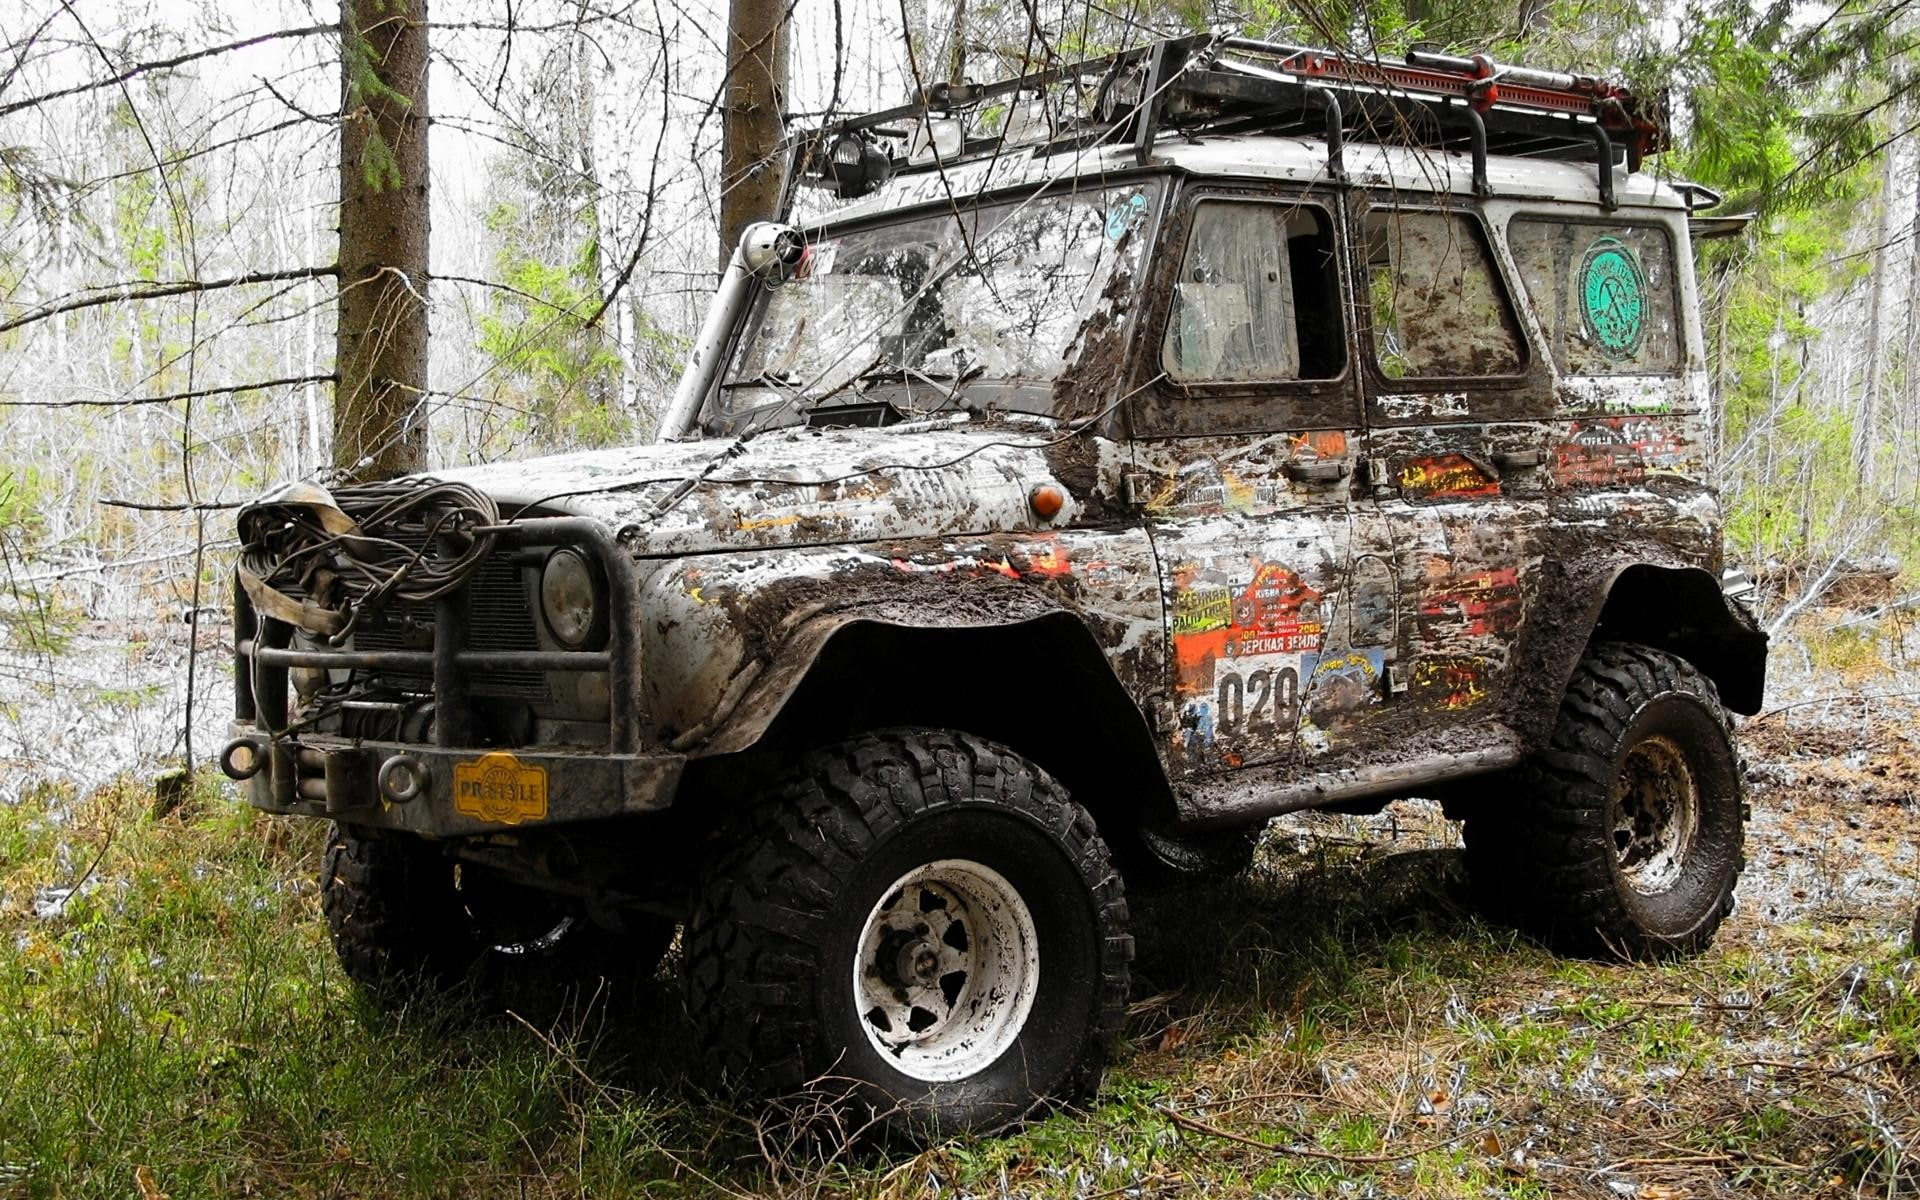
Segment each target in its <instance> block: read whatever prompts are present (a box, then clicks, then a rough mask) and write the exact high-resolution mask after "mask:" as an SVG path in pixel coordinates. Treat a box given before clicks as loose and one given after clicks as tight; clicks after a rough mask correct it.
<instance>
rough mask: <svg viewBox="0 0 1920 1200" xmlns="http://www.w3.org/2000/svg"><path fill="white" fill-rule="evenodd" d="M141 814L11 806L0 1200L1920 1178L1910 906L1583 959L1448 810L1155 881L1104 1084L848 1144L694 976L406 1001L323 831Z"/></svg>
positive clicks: (1830, 1184)
mask: <svg viewBox="0 0 1920 1200" xmlns="http://www.w3.org/2000/svg"><path fill="white" fill-rule="evenodd" d="M150 807H151V798H150V796H149V795H148V794H147V793H146V791H145V790H144V789H142V788H138V787H134V786H130V785H129V786H121V787H116V788H112V789H109V790H107V791H106V792H103V793H101V794H99V795H96V796H92V797H88V798H85V799H83V800H79V801H77V802H76V801H73V800H72V799H71V798H68V797H62V796H58V795H43V796H40V797H38V798H37V799H36V800H35V801H34V802H30V803H23V804H21V805H18V806H13V807H5V806H0V1197H9V1198H10V1197H14V1196H21V1197H28V1196H31V1197H42V1196H45V1197H54V1196H59V1197H74V1198H79V1197H88V1196H102V1197H106V1196H113V1197H121V1196H129V1195H133V1196H141V1197H143V1200H151V1198H152V1197H153V1196H157V1195H162V1194H165V1195H168V1196H171V1197H173V1200H185V1198H186V1197H193V1196H237V1195H261V1196H295V1197H309V1196H311V1197H348V1196H380V1197H388V1196H392V1197H442V1196H444V1197H455V1196H459V1197H467V1196H513V1197H519V1196H532V1197H558V1196H563V1195H573V1196H582V1195H584V1196H596V1197H598V1196H649V1197H653V1196H659V1197H671V1196H683V1195H684V1196H708V1195H713V1194H716V1193H724V1192H731V1193H736V1194H751V1195H809V1196H812V1195H828V1196H859V1197H905V1196H920V1195H934V1194H939V1195H943V1196H944V1195H948V1194H972V1195H978V1196H1001V1195H1006V1196H1035V1197H1042V1196H1045V1197H1079V1198H1083V1200H1090V1198H1092V1197H1096V1196H1120V1195H1123V1194H1125V1195H1141V1196H1150V1195H1169V1196H1171V1195H1189V1194H1205V1195H1213V1196H1292V1195H1310V1196H1311V1195H1340V1196H1346V1195H1366V1194H1376V1195H1394V1196H1484V1195H1498V1196H1516V1197H1544V1196H1549V1195H1555V1196H1558V1195H1596V1196H1601V1195H1605V1196H1618V1195H1636V1194H1637V1195H1643V1196H1649V1197H1652V1196H1661V1195H1667V1196H1673V1195H1682V1194H1695V1195H1715V1194H1734V1193H1739V1194H1747V1195H1811V1194H1833V1195H1882V1196H1884V1195H1891V1194H1896V1193H1901V1192H1909V1193H1910V1192H1911V1191H1913V1190H1914V1189H1915V1188H1916V1187H1920V1168H1916V1167H1915V1165H1914V1163H1913V1162H1912V1161H1910V1155H1909V1149H1908V1148H1909V1147H1913V1146H1916V1145H1917V1144H1920V1142H1917V1140H1916V1139H1920V1108H1917V1107H1916V1098H1915V1093H1914V1091H1913V1089H1914V1087H1915V1085H1916V1083H1920V997H1916V992H1915V988H1914V978H1913V974H1914V964H1913V961H1912V960H1911V959H1910V958H1909V957H1908V956H1907V953H1906V949H1905V947H1904V945H1903V944H1902V942H1901V940H1900V939H1899V938H1897V937H1895V936H1894V934H1893V929H1894V927H1895V926H1896V925H1898V924H1900V922H1898V919H1897V915H1896V914H1892V913H1890V912H1888V913H1873V912H1859V913H1854V914H1852V915H1850V916H1849V915H1844V914H1843V915H1835V913H1834V912H1833V910H1832V908H1831V906H1827V907H1823V908H1820V909H1819V910H1818V915H1817V916H1815V917H1808V918H1806V919H1794V920H1789V921H1786V922H1773V923H1766V922H1762V921H1761V920H1760V919H1759V918H1758V917H1757V916H1755V915H1754V914H1752V913H1743V915H1742V917H1741V918H1740V919H1739V920H1738V921H1737V922H1736V923H1735V924H1734V925H1732V926H1730V927H1729V930H1728V931H1727V932H1726V933H1725V934H1724V935H1723V937H1722V939H1721V944H1720V946H1719V947H1717V948H1716V949H1715V950H1714V951H1713V952H1712V953H1710V954H1708V955H1707V956H1705V957H1703V958H1702V959H1699V960H1697V961H1695V962H1691V963H1686V964H1678V965H1672V966H1622V965H1615V964H1604V963H1591V962H1580V961H1569V960H1563V959H1558V958H1555V957H1553V956H1551V955H1549V954H1546V953H1545V952H1543V951H1541V950H1539V949H1538V948H1536V947H1534V946H1532V945H1530V944H1528V943H1526V942H1524V941H1522V940H1520V939H1518V938H1516V937H1515V936H1514V935H1512V934H1510V933H1507V932H1505V931H1502V930H1499V929H1494V928H1491V927H1488V926H1485V925H1482V924H1480V923H1479V922H1477V921H1476V920H1474V919H1472V918H1471V917H1470V916H1468V915H1467V914H1466V913H1465V911H1464V910H1463V908H1462V907H1461V901H1460V899H1459V896H1460V888H1459V880H1458V870H1459V864H1458V855H1457V853H1456V852H1454V851H1452V850H1450V849H1448V848H1446V847H1445V845H1444V842H1445V839H1446V836H1447V835H1446V831H1445V828H1444V826H1443V825H1442V824H1441V823H1440V822H1438V820H1437V818H1435V817H1433V816H1432V814H1430V813H1426V814H1424V815H1423V814H1422V812H1421V811H1415V812H1414V813H1413V815H1412V816H1411V817H1405V816H1403V817H1402V818H1401V821H1402V824H1403V826H1407V828H1403V830H1402V833H1401V837H1400V839H1399V840H1400V842H1401V843H1402V844H1411V845H1414V846H1416V847H1420V848H1417V849H1413V850H1410V851H1401V852H1396V853H1382V852H1380V849H1379V847H1377V846H1375V845H1373V844H1371V843H1370V842H1369V841H1368V840H1367V839H1365V838H1362V837H1358V836H1356V835H1357V834H1359V833H1360V832H1362V831H1363V830H1367V829H1382V828H1385V825H1384V824H1383V823H1382V822H1374V823H1372V824H1371V825H1369V824H1368V823H1366V822H1361V821H1356V820H1350V819H1330V820H1327V821H1324V822H1321V823H1319V824H1316V825H1313V826H1311V828H1310V829H1309V831H1308V833H1307V834H1305V835H1302V836H1300V837H1298V838H1294V839H1289V838H1288V837H1285V836H1281V835H1276V836H1274V837H1270V838H1269V840H1268V844H1267V846H1266V847H1265V848H1264V849H1263V853H1262V861H1261V863H1260V865H1259V866H1258V867H1257V868H1256V869H1255V871H1254V872H1253V873H1251V874H1250V875H1249V876H1247V877H1245V878H1243V879H1239V880H1234V881H1229V882H1226V883H1222V884H1219V885H1216V886H1212V887H1208V888H1204V889H1197V890H1194V891H1190V892H1188V893H1185V894H1182V895H1179V896H1174V897H1168V898H1163V899H1160V900H1154V901H1147V900H1143V901H1141V902H1139V903H1138V904H1136V906H1135V908H1136V913H1137V918H1136V931H1137V933H1138V935H1139V939H1140V959H1139V961H1138V963H1137V964H1136V978H1135V991H1134V995H1135V997H1136V1002H1135V1005H1134V1012H1133V1018H1132V1023H1131V1025H1130V1028H1129V1031H1128V1036H1127V1038H1126V1041H1125V1044H1124V1045H1123V1046H1121V1047H1120V1048H1119V1056H1118V1061H1117V1063H1116V1065H1115V1067H1114V1068H1113V1070H1111V1071H1110V1073H1109V1076H1108V1080H1107V1084H1106V1086H1105V1088H1104V1089H1103V1091H1102V1094H1101V1097H1100V1100H1099V1103H1098V1104H1097V1105H1095V1106H1094V1107H1093V1108H1092V1109H1091V1110H1089V1111H1086V1112H1076V1113H1065V1114H1058V1115H1055V1116H1053V1117H1051V1118H1048V1119H1046V1120H1044V1121H1040V1122H1038V1123H1036V1124H1033V1125H1031V1126H1029V1127H1028V1128H1026V1129H1024V1130H1022V1131H1020V1132H1017V1133H1014V1134H1012V1135H1009V1136H1005V1137H999V1138H982V1139H972V1140H964V1141H957V1142H952V1143H948V1144H944V1145H940V1146H935V1147H931V1148H929V1149H926V1150H924V1151H921V1152H918V1153H909V1152H901V1151H892V1152H889V1151H884V1150H879V1149H864V1150H860V1151H856V1152H854V1153H852V1154H850V1155H834V1154H829V1153H826V1152H824V1151H823V1150H822V1149H821V1148H820V1147H818V1146H812V1147H807V1148H799V1147H795V1146H793V1145H790V1144H787V1143H786V1142H785V1141H784V1140H783V1139H782V1138H781V1137H780V1135H779V1131H778V1130H777V1129H775V1128H773V1127H771V1126H767V1125H765V1124H763V1123H757V1122H756V1119H755V1117H754V1114H753V1113H752V1112H750V1111H742V1110H738V1109H735V1108H730V1107H728V1106H727V1105H725V1104H722V1103H719V1102H716V1101H714V1100H712V1099H710V1098H708V1097H705V1096H703V1095H702V1094H701V1093H700V1092H699V1091H698V1089H697V1087H696V1086H695V1084H694V1083H693V1082H690V1081H689V1073H688V1070H687V1064H686V1063H685V1062H684V1061H683V1060H682V1059H681V1058H680V1057H679V1056H678V1055H679V1051H678V1049H677V1048H678V1047H681V1046H684V1044H685V1042H686V1037H685V1036H684V1035H685V1030H684V1028H683V1026H682V1024H681V1022H682V1020H683V1018H682V1015H681V1012H680V1007H679V1004H678V1001H677V999H676V998H675V992H674V987H675V986H676V985H675V982H674V981H673V980H672V979H671V978H669V977H663V978H662V979H660V980H658V981H656V983H655V985H654V986H653V988H652V989H651V990H650V991H649V992H648V993H647V994H644V995H642V996H639V997H637V998H635V999H634V1001H633V1003H632V1004H631V1005H630V1006H627V1007H625V1008H623V1009H622V1010H621V1012H620V1014H619V1015H617V1016H616V1015H613V1014H610V1013H609V1012H608V1011H607V1009H606V1007H605V1006H602V1005H597V1004H589V1005H586V1006H585V1007H584V1008H583V1009H576V1010H573V1011H572V1012H571V1013H570V1014H568V1015H567V1016H565V1017H564V1018H559V1019H554V1020H551V1021H541V1022H535V1023H531V1024H522V1023H519V1022H516V1021H512V1020H505V1019H492V1020H485V1019H479V1018H476V1017H474V1016H473V1015H472V1014H462V1013H457V1012H447V1011H442V1009H441V1005H439V1004H437V1003H434V1002H429V1001H422V1002H420V1003H419V1004H417V1006H416V1007H415V1008H414V1009H413V1010H412V1011H409V1012H406V1013H402V1014H399V1015H398V1016H388V1015H382V1014H380V1013H378V1012H375V1011H373V1010H371V1009H370V1008H368V1007H367V1006H366V1005H364V1004H363V1003H362V1002H361V1001H360V999H359V998H358V997H357V995H356V994H355V993H354V991H353V990H352V989H351V988H350V987H349V986H348V985H347V983H346V982H345V980H344V979H343V978H342V977H341V975H340V973H339V971H338V969H337V967H336V966H335V964H334V962H333V960H332V955H331V951H330V949H329V947H328V946H327V944H326V938H325V933H324V928H323V926H322V925H321V923H320V921H319V917H318V900H317V896H316V894H315V888H314V885H313V882H312V876H313V870H314V866H315V864H316V862H317V858H318V854H319V848H320V847H319V837H320V834H321V830H320V829H319V828H318V827H317V826H316V825H313V824H306V823H291V822H284V821H278V820H273V819H269V818H264V817H257V816H254V815H253V814H251V813H250V812H249V811H248V810H246V809H244V808H242V807H240V806H238V805H236V804H235V803H234V802H233V801H232V800H231V798H230V797H229V796H228V795H227V793H226V789H225V786H224V784H220V783H217V782H215V781H210V780H201V781H197V782H196V785H195V790H194V792H193V794H192V796H191V797H190V800H189V802H188V804H187V805H186V806H185V807H184V808H182V809H181V810H180V811H178V812H176V813H175V814H174V815H172V816H170V817H167V818H164V819H155V818H154V817H153V816H152V815H151V812H150ZM1805 809H1806V805H1805V804H1804V803H1803V804H1802V806H1801V811H1800V812H1799V813H1798V814H1797V816H1796V820H1805V819H1807V816H1806V812H1805ZM1903 869H1909V870H1910V868H1903ZM76 885H77V890H76V891H75V892H74V893H73V894H72V895H71V897H70V898H68V899H66V900H65V901H64V903H62V902H60V901H59V896H60V893H59V892H58V891H53V890H49V889H57V888H67V887H76ZM1809 911H1813V910H1809ZM1907 915H1910V914H1907ZM672 969H673V967H672V964H671V962H670V963H669V966H668V969H667V971H668V975H669V976H670V975H671V972H672ZM1663 1189H1665V1190H1663Z"/></svg>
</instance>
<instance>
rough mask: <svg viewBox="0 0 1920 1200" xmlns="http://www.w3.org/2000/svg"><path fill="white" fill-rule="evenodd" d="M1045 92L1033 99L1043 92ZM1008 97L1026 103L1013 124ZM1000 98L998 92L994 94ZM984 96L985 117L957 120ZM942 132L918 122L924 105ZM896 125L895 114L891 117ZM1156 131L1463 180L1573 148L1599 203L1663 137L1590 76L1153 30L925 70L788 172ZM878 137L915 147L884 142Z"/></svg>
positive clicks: (842, 187)
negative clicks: (1394, 161)
mask: <svg viewBox="0 0 1920 1200" xmlns="http://www.w3.org/2000/svg"><path fill="white" fill-rule="evenodd" d="M1050 95H1051V96H1052V97H1053V99H1052V100H1049V99H1048V97H1049V96H1050ZM1023 96H1031V97H1033V98H1035V100H1037V102H1038V105H1039V113H1040V117H1039V119H1038V120H1030V121H1025V122H1023V124H1024V125H1025V127H1026V130H1032V131H1033V132H1031V133H1029V132H1026V131H1025V130H1018V129H1016V127H1015V126H1016V121H1015V115H1014V114H1015V113H1016V112H1017V111H1018V109H1019V104H1020V100H1021V98H1022V97H1023ZM994 102H1005V103H994ZM989 110H994V111H996V113H997V115H998V117H999V121H1000V125H999V128H998V129H996V130H994V131H992V132H987V131H976V132H973V133H969V132H967V130H966V128H965V125H966V124H967V123H968V122H969V121H974V120H977V118H978V117H979V115H980V114H982V113H984V112H987V111H989ZM938 118H944V120H942V121H939V123H940V124H942V125H944V126H945V127H946V128H947V129H948V131H949V136H948V137H947V138H945V139H944V141H945V144H944V145H943V144H942V138H940V137H939V136H937V135H936V134H935V133H934V132H933V129H934V126H935V124H936V119H938ZM903 124H904V125H905V126H906V128H902V127H901V126H902V125H903ZM1163 133H1174V134H1179V135H1184V136H1191V137H1199V136H1203V135H1207V134H1215V135H1224V134H1264V135H1268V136H1277V137H1298V136H1319V137H1322V138H1324V140H1325V141H1326V144H1327V154H1328V168H1329V174H1331V175H1332V176H1333V177H1334V178H1335V179H1336V180H1344V179H1345V178H1346V170H1345V163H1344V160H1343V157H1342V151H1343V148H1344V146H1345V144H1346V142H1347V141H1348V140H1349V139H1354V140H1361V141H1369V142H1380V143H1387V144H1392V145H1403V146H1420V147H1426V148H1430V149H1445V150H1463V151H1466V152H1469V153H1471V154H1472V156H1473V184H1474V190H1475V191H1476V192H1477V193H1479V194H1482V195H1484V194H1486V193H1487V191H1488V190H1489V189H1488V185H1487V156H1488V155H1489V154H1501V155H1511V156H1516V157H1533V158H1555V159H1586V160H1589V161H1594V162H1596V163H1597V164H1598V165H1600V167H1601V168H1602V169H1601V170H1600V195H1601V202H1602V203H1603V204H1604V205H1605V206H1606V207H1608V208H1612V207H1614V206H1615V202H1614V188H1613V168H1614V165H1615V164H1616V163H1617V162H1619V161H1621V159H1622V158H1623V157H1624V159H1625V162H1626V166H1627V170H1628V171H1629V172H1631V171H1637V170H1639V169H1640V165H1641V162H1642V160H1643V159H1644V158H1645V157H1646V156H1647V155H1649V154H1653V153H1655V152H1657V151H1660V150H1663V149H1665V148H1666V147H1667V145H1668V131H1667V117H1666V111H1665V105H1664V103H1662V102H1661V100H1659V99H1649V98H1646V97H1640V96H1635V95H1634V94H1633V93H1631V92H1630V91H1628V90H1627V89H1626V88H1625V87H1624V86H1622V85H1620V84H1617V83H1612V82H1609V81H1607V80H1603V79H1599V78H1597V77H1595V76H1591V75H1576V74H1570V73H1566V72H1560V71H1545V70H1539V69H1536V68H1532V67H1518V66H1507V65H1503V64H1500V63H1496V62H1494V61H1493V60H1492V59H1490V58H1488V57H1487V56H1485V55H1478V54H1477V55H1474V56H1472V57H1471V58H1460V57H1455V56H1452V55H1445V54H1435V53H1431V52H1427V51H1420V50H1415V51H1410V52H1409V53H1408V54H1407V57H1406V61H1405V62H1393V61H1389V60H1387V59H1383V58H1373V57H1361V56H1356V55H1349V54H1342V53H1339V52H1336V51H1331V50H1316V49H1312V48H1309V47H1303V46H1288V45H1281V44H1278V43H1274V42H1261V41H1253V40H1250V39H1246V38H1228V37H1190V38H1173V39H1168V40H1165V41H1159V42H1154V43H1152V44H1150V45H1147V46H1142V47H1138V48H1136V49H1133V50H1127V51H1122V52H1121V53H1118V54H1111V55H1107V56H1105V57H1102V58H1096V59H1090V60H1088V61H1086V62H1081V63H1074V64H1071V65H1066V66H1059V67H1053V68H1050V69H1048V70H1045V71H1038V72H1035V73H1033V74H1029V75H1023V76H1020V77H1019V78H1017V79H1008V80H1003V81H1001V82H998V83H990V84H973V83H967V84H947V83H938V84H934V85H933V86H931V87H929V88H926V89H923V92H922V94H921V96H920V97H919V98H918V99H916V100H915V101H914V102H913V103H910V104H905V105H901V106H900V107H897V108H890V109H887V110H885V111H882V112H876V113H869V114H867V115H865V116H860V117H853V118H849V119H846V120H842V121H835V122H830V123H828V124H826V125H824V126H821V127H820V128H818V129H814V130H810V131H807V132H806V133H803V134H801V135H799V136H798V137H797V138H796V146H795V153H796V157H797V160H798V161H797V163H796V165H798V166H800V167H801V170H800V171H797V172H795V173H794V175H792V176H790V178H803V177H805V176H813V177H814V178H812V179H808V180H807V181H808V182H810V183H815V184H816V185H818V186H825V187H830V188H832V189H834V190H835V191H836V192H838V193H839V194H840V195H841V196H842V197H853V196H858V195H864V194H866V193H867V192H869V191H872V190H873V189H874V188H875V187H877V186H878V185H879V184H880V183H882V182H884V181H885V180H886V179H887V178H888V177H890V176H891V175H893V174H895V173H898V172H901V171H914V170H920V169H926V170H932V169H935V167H936V166H950V165H952V164H954V163H956V162H961V161H964V160H967V159H972V158H977V157H982V156H985V155H990V154H1004V153H1007V152H1009V151H1011V150H1013V149H1014V148H1016V147H1021V148H1024V147H1028V146H1033V147H1037V148H1041V149H1042V150H1052V149H1064V148H1068V147H1071V146H1076V145H1077V146H1086V145H1091V144H1094V143H1101V142H1104V143H1109V144H1112V143H1122V144H1124V143H1131V144H1132V145H1133V147H1134V151H1135V155H1136V157H1137V159H1138V161H1139V162H1141V163H1142V164H1145V163H1146V162H1148V161H1149V159H1150V158H1151V155H1152V148H1153V144H1154V141H1155V139H1157V138H1158V137H1160V136H1161V135H1162V134H1163ZM883 139H889V140H898V139H908V140H910V141H912V142H914V143H917V144H918V145H917V146H916V149H915V151H913V152H909V153H908V154H907V155H905V156H904V158H903V157H902V156H899V155H896V154H895V153H894V150H893V148H892V147H891V146H890V145H889V144H888V142H887V141H883Z"/></svg>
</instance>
